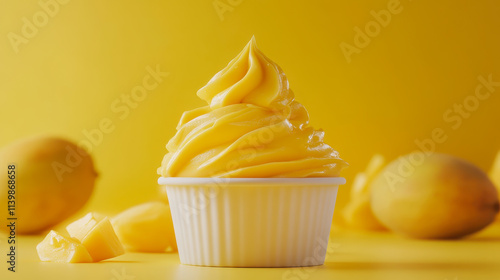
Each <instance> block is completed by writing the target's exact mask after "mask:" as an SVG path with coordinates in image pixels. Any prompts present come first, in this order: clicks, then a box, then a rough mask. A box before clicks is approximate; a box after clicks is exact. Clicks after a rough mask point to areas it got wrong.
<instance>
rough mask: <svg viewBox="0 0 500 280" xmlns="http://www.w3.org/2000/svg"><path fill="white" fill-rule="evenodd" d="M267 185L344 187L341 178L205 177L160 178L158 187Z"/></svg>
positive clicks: (344, 181) (344, 180) (343, 180)
mask: <svg viewBox="0 0 500 280" xmlns="http://www.w3.org/2000/svg"><path fill="white" fill-rule="evenodd" d="M231 183H238V184H256V183H258V184H269V185H283V184H286V185H344V184H345V183H346V179H345V178H343V177H308V178H206V177H160V178H158V184H159V185H169V186H186V185H205V184H231Z"/></svg>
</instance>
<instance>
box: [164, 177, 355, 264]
mask: <svg viewBox="0 0 500 280" xmlns="http://www.w3.org/2000/svg"><path fill="white" fill-rule="evenodd" d="M345 182H346V181H345V179H344V178H341V177H324V178H323V177H322V178H319V177H318V178H180V177H170V178H164V177H161V178H159V179H158V183H159V184H160V185H162V187H165V188H166V191H167V195H168V199H169V203H170V208H171V212H172V219H173V222H174V230H175V235H176V239H177V247H178V249H179V257H180V261H181V263H182V264H189V265H202V266H226V267H292V266H313V265H321V264H323V263H324V261H325V256H326V250H327V245H328V237H329V233H330V226H331V223H332V217H333V210H334V208H335V200H336V197H337V190H338V186H339V185H343V184H345Z"/></svg>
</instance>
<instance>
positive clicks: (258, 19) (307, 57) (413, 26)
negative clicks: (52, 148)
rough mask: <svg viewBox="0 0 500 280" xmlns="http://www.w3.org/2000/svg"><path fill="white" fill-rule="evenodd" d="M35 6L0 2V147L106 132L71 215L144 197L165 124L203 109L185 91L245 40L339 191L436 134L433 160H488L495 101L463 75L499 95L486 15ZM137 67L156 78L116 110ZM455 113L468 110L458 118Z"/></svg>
mask: <svg viewBox="0 0 500 280" xmlns="http://www.w3.org/2000/svg"><path fill="white" fill-rule="evenodd" d="M41 2H42V3H45V2H48V3H52V4H49V5H48V7H46V8H45V9H46V10H47V9H48V10H50V11H49V12H50V14H51V15H49V16H47V12H44V9H43V8H42V7H41V6H40V4H39V3H38V1H36V0H27V1H13V0H1V1H0V3H1V8H0V30H1V36H2V37H1V38H2V39H1V40H0V93H1V97H2V98H1V101H0V135H1V138H0V145H5V144H7V143H9V142H11V141H14V140H15V139H17V138H19V137H23V136H28V135H31V134H38V133H51V134H57V135H62V136H65V137H68V138H70V139H73V140H74V141H81V140H85V139H86V137H85V135H84V133H85V131H87V132H90V131H92V130H94V129H96V128H98V127H99V123H100V122H101V121H102V120H103V119H109V120H110V121H111V122H112V123H113V126H112V127H113V129H112V131H111V132H109V130H111V129H109V128H108V132H109V133H104V134H103V137H102V141H97V142H96V143H95V144H94V145H93V147H92V149H93V151H92V153H93V156H94V159H95V161H96V165H97V168H98V170H99V172H100V174H101V176H100V179H99V181H98V185H97V189H96V192H95V194H94V196H93V198H92V200H91V202H90V204H89V205H88V206H87V209H90V208H92V209H96V210H101V211H106V212H117V211H120V210H122V209H123V208H125V207H127V206H129V205H132V204H135V203H139V202H142V201H145V200H147V199H150V198H152V197H154V196H155V195H156V193H157V185H156V179H157V175H156V168H157V167H158V165H159V164H160V161H161V158H162V156H163V154H164V153H165V144H166V142H167V140H168V139H169V138H170V137H171V136H173V134H174V132H175V126H176V123H177V121H178V119H179V117H180V115H181V113H182V112H183V111H185V110H188V109H191V108H194V107H198V106H200V105H202V104H203V103H202V101H201V100H199V99H198V98H197V97H196V95H195V93H196V91H197V89H198V88H200V87H201V86H203V85H204V84H205V83H206V82H207V81H208V80H209V78H211V77H212V75H213V74H215V73H216V72H217V71H218V70H220V69H221V68H222V67H224V66H225V65H226V64H227V63H228V62H229V60H230V59H232V58H233V57H234V56H235V55H236V54H237V53H238V52H239V51H240V50H241V49H242V48H243V46H244V45H245V44H246V43H247V41H248V40H249V39H250V38H251V36H252V35H255V36H256V39H257V43H258V45H259V47H260V48H261V49H262V50H263V52H264V53H266V54H267V55H268V56H269V57H270V58H271V59H273V60H274V61H276V62H277V63H278V64H279V65H281V66H282V68H283V69H284V71H285V72H286V73H287V75H288V78H289V80H290V84H291V87H292V89H293V90H294V92H295V94H296V96H297V99H298V100H299V101H300V102H302V103H303V104H304V105H305V106H306V108H308V109H309V112H310V116H311V122H312V124H313V125H314V126H315V127H317V128H323V129H325V130H326V132H327V142H328V143H330V144H331V145H332V146H333V147H334V148H336V149H337V150H339V151H340V153H341V155H342V157H343V158H345V159H346V160H347V161H348V162H349V163H350V164H351V167H350V168H349V169H348V170H346V171H345V173H344V174H345V176H346V177H347V179H348V180H352V178H353V176H354V174H355V173H356V172H358V171H360V170H362V169H363V168H364V166H365V164H366V163H367V161H368V159H369V158H370V157H371V156H372V154H373V153H382V154H384V155H386V156H387V157H388V158H390V159H393V158H395V157H396V156H398V155H400V154H404V153H408V152H410V151H412V150H414V149H416V145H415V143H414V141H415V139H424V138H427V137H430V136H431V132H432V130H433V129H434V128H438V127H439V128H443V129H444V130H445V132H446V134H447V136H448V139H447V140H446V141H445V142H444V143H442V144H439V145H437V147H436V149H437V151H440V152H447V153H453V154H456V155H458V156H461V157H463V158H466V159H468V160H470V161H472V162H474V163H476V164H478V165H479V166H480V167H482V168H484V169H487V168H489V166H490V164H491V161H492V160H493V157H494V153H496V151H497V150H498V149H499V148H500V129H499V123H500V112H499V108H500V87H499V86H498V85H493V86H491V85H490V86H489V88H490V90H491V92H490V94H489V97H486V95H487V94H488V93H489V92H488V91H485V90H487V89H488V88H487V87H484V86H483V87H482V88H481V87H480V88H479V89H480V91H479V94H480V96H481V97H482V98H483V99H484V100H479V99H477V98H476V99H474V94H475V90H476V88H477V87H478V85H480V82H479V81H478V77H479V76H482V77H484V78H485V79H488V77H489V75H491V79H492V80H493V81H499V82H500V51H499V50H500V39H499V38H500V37H499V33H498V30H499V29H498V28H499V27H500V17H499V16H498V15H499V14H500V5H498V3H497V1H451V0H449V1H430V0H413V1H409V0H402V1H400V2H398V1H387V0H377V1H284V0H283V1H251V0H244V1H241V0H218V1H213V0H204V1H167V0H158V1H153V0H148V1H125V0H124V1H98V0H71V1H68V0H65V1H62V0H61V2H64V3H65V2H67V3H65V4H62V3H60V4H54V3H59V2H55V0H53V1H49V0H41ZM214 3H215V4H214ZM214 5H216V6H217V7H218V8H217V9H216V8H215V6H214ZM380 10H386V11H385V12H379V11H380ZM372 11H373V12H372ZM44 13H45V16H44ZM388 13H390V15H391V18H390V21H389V19H388V18H387V15H388ZM34 16H35V18H33V17H34ZM375 17H379V20H381V21H382V23H383V25H385V26H382V24H379V23H374V22H373V21H374V20H375ZM24 18H26V20H27V21H29V22H30V23H26V22H25V20H24ZM30 24H33V25H34V26H29V25H30ZM37 25H38V27H37ZM367 25H368V26H367ZM23 26H24V27H23ZM377 26H378V27H379V28H377ZM30 27H31V28H30ZM33 27H34V28H33ZM365 27H368V33H369V34H370V35H371V36H372V37H365V36H368V35H366V32H367V31H366V30H365ZM356 28H360V29H361V30H365V31H363V33H364V34H365V35H359V34H358V33H357V32H359V31H357V29H356ZM356 34H358V35H356ZM356 36H357V37H356ZM20 37H22V38H20ZM367 38H368V40H367ZM363 39H364V40H363ZM356 43H357V44H356ZM347 45H349V46H347ZM341 46H342V47H343V48H344V51H346V50H348V51H349V52H352V53H351V54H350V55H348V56H347V57H346V55H345V54H344V53H343V50H342V48H341ZM16 50H17V52H16ZM348 60H350V62H348ZM148 66H149V67H151V69H155V68H156V67H159V69H160V72H168V75H167V74H162V75H163V76H158V77H156V78H157V81H158V84H157V86H154V87H150V90H147V92H146V93H144V94H143V96H141V97H142V98H144V99H143V100H142V101H140V102H137V103H126V102H127V101H126V99H122V98H126V97H122V95H130V94H131V91H132V90H134V88H135V87H136V86H139V85H141V84H142V83H143V79H144V77H146V76H147V75H149V72H148V70H147V67H148ZM150 71H151V70H150ZM135 90H137V88H136V89H135ZM464 100H466V102H468V103H467V104H466V105H467V106H466V107H467V108H468V109H470V110H471V112H465V113H464V114H463V115H462V116H460V115H458V113H455V112H454V111H453V110H454V104H461V103H462V102H464ZM474 100H476V101H477V100H479V102H477V104H476V103H475V101H474ZM127 104H128V105H127ZM133 107H135V108H133ZM127 108H128V110H129V111H127ZM455 109H456V108H455ZM448 110H452V111H451V112H447V111H448ZM464 110H465V109H464ZM468 113H470V115H469V114H468ZM443 114H448V115H447V118H448V119H445V118H444V117H443ZM458 116H460V117H458ZM459 121H461V123H460V124H459ZM454 128H456V129H454ZM97 140H99V139H97ZM347 188H348V186H346V187H344V188H343V189H342V191H341V193H340V196H339V200H340V205H342V204H343V203H344V202H345V200H346V198H347V196H348V192H347ZM337 210H338V209H337ZM338 216H339V215H336V217H338Z"/></svg>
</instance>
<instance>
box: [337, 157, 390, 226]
mask: <svg viewBox="0 0 500 280" xmlns="http://www.w3.org/2000/svg"><path fill="white" fill-rule="evenodd" d="M384 166H385V158H384V157H383V156H382V155H379V154H375V155H373V157H372V158H371V160H370V162H369V163H368V166H367V167H366V170H365V171H364V172H360V173H358V174H357V175H356V177H355V178H354V181H353V184H352V187H351V198H350V200H349V203H348V204H347V205H346V207H345V208H344V211H343V213H342V214H343V217H344V221H345V222H346V224H347V225H348V226H349V227H352V228H357V229H363V230H382V229H384V228H385V227H384V226H383V225H382V224H381V223H380V222H379V221H378V220H377V218H376V217H375V215H374V214H373V211H372V210H371V205H370V184H371V182H372V181H373V179H374V178H375V177H376V175H378V173H379V172H380V171H381V170H382V169H383V167H384Z"/></svg>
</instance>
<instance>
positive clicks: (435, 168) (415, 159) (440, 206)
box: [371, 153, 499, 239]
mask: <svg viewBox="0 0 500 280" xmlns="http://www.w3.org/2000/svg"><path fill="white" fill-rule="evenodd" d="M371 207H372V210H373V213H374V214H375V216H376V217H377V219H378V220H379V221H380V222H381V223H382V224H384V225H385V226H386V227H387V228H389V229H391V230H392V231H394V232H397V233H400V234H403V235H406V236H409V237H413V238H425V239H451V238H459V237H463V236H465V235H468V234H471V233H474V232H476V231H479V230H480V229H482V228H484V227H486V226H487V225H489V224H490V223H491V222H492V221H493V220H494V218H495V215H496V214H497V212H498V211H499V202H498V196H497V191H496V189H495V187H494V185H493V183H492V182H491V181H490V180H489V179H488V176H487V175H486V174H485V173H484V172H483V171H481V170H480V169H479V168H478V167H476V166H474V165H473V164H471V163H469V162H467V161H465V160H462V159H459V158H456V157H453V156H450V155H444V154H431V155H426V154H424V153H414V154H410V155H406V156H403V157H400V158H398V159H397V160H395V161H393V162H392V163H391V164H389V165H388V166H387V167H386V168H384V170H382V171H381V172H380V173H379V175H378V176H377V178H375V179H374V181H373V182H372V184H371Z"/></svg>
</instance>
